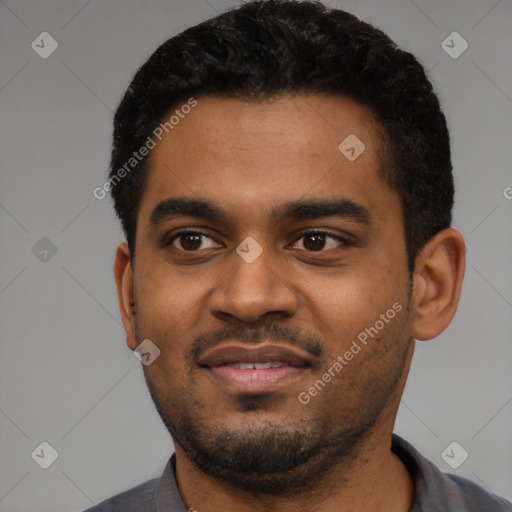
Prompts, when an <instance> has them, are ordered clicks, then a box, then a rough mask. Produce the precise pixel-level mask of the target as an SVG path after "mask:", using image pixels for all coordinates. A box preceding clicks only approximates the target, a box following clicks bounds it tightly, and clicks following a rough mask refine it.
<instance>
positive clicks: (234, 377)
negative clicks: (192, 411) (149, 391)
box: [198, 342, 314, 393]
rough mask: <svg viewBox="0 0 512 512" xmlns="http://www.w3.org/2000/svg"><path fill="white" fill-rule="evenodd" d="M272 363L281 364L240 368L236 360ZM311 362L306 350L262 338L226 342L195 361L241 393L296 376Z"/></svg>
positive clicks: (283, 382) (263, 389)
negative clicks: (250, 342)
mask: <svg viewBox="0 0 512 512" xmlns="http://www.w3.org/2000/svg"><path fill="white" fill-rule="evenodd" d="M249 363H253V364H258V363H259V364H261V363H272V364H273V365H277V364H278V363H280V364H281V366H278V367H272V368H264V369H242V368H240V367H239V366H240V364H242V365H248V364H249ZM313 363H314V359H313V357H312V356H310V355H309V354H308V353H307V352H304V351H303V350H301V349H298V348H296V347H291V346H286V345H281V344H277V343H274V342H262V343H259V344H258V345H255V346H248V345H247V344H246V343H230V344H228V345H223V346H220V347H216V348H214V349H212V350H208V351H206V352H205V353H204V354H202V355H201V356H200V357H199V358H198V364H199V365H200V366H201V367H202V368H203V369H204V370H205V371H207V372H208V373H209V374H210V375H211V376H212V377H213V378H214V379H215V380H216V381H217V382H220V383H222V384H223V385H224V386H226V387H228V388H229V389H231V390H233V391H237V392H244V393H263V392H269V391H272V390H274V389H276V388H278V387H281V386H284V385H286V384H289V383H291V382H293V381H296V380H298V379H299V378H300V377H301V376H302V375H303V374H304V373H305V372H306V371H307V369H308V368H310V367H311V366H312V365H313Z"/></svg>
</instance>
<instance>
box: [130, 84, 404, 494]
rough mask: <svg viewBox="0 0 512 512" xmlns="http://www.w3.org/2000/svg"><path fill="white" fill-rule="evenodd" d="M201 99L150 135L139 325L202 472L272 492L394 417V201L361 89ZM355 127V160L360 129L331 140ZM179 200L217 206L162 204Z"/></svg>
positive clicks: (398, 350) (398, 258)
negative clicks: (163, 131) (157, 136)
mask: <svg viewBox="0 0 512 512" xmlns="http://www.w3.org/2000/svg"><path fill="white" fill-rule="evenodd" d="M197 100H198V104H197V106H196V107H195V108H194V109H192V111H191V113H189V114H188V115H187V116H186V117H185V118H184V119H181V120H180V122H179V124H178V125H176V126H175V127H174V129H173V130H172V131H171V132H170V133H169V134H167V135H166V136H165V138H164V139H163V140H162V141H161V142H158V144H157V146H156V147H155V148H154V149H153V150H152V153H151V158H150V162H149V170H148V176H147V184H146V188H145V190H144V194H143V198H142V201H141V205H140V210H139V215H138V225H137V233H136V251H135V255H136V256H135V270H134V295H135V301H136V310H137V312H136V325H137V341H138V342H139V343H140V342H142V341H143V340H144V339H150V340H151V341H152V342H153V343H154V344H155V345H156V346H158V347H159V349H160V350H161V355H160V356H159V357H158V358H157V359H156V360H155V361H154V362H153V363H152V364H151V365H149V366H147V367H144V371H145V375H146V380H147V382H148V385H149V388H150V391H151V394H152V397H153V399H154V401H155V404H156V406H157V408H158V410H159V412H160V414H161V416H162V418H163V420H164V422H165V423H166V425H167V426H168V428H169V430H170V431H171V434H172V435H173V439H174V441H175V443H176V447H177V449H178V450H182V451H183V452H182V453H185V454H186V455H187V456H188V458H189V459H190V460H192V461H193V462H194V463H195V464H196V465H197V466H199V467H200V468H201V469H202V470H204V471H206V472H208V473H210V474H214V475H216V476H217V477H220V478H224V479H225V480H228V481H231V482H233V483H236V484H238V485H241V486H246V487H251V486H252V488H259V489H260V490H265V491H267V492H273V490H275V489H277V486H278V485H279V486H281V489H282V488H283V486H287V485H288V486H293V485H298V486H299V485H303V484H304V481H307V482H309V483H311V481H312V480H311V479H312V476H313V475H315V476H316V477H319V476H320V475H321V474H322V473H323V471H325V470H326V469H327V467H328V465H329V464H331V463H332V462H333V461H334V460H337V459H339V458H342V457H345V458H349V457H350V456H351V455H353V454H354V453H355V451H356V450H357V446H358V443H359V442H360V441H361V440H362V439H364V438H365V436H369V435H371V433H372V432H374V433H375V432H377V431H380V432H384V431H385V432H389V431H391V429H392V426H393V422H394V416H395V413H396V408H397V406H398V402H399V397H400V394H401V391H402V389H403V385H404V383H405V379H406V375H407V370H408V364H409V363H410V357H411V356H412V348H411V347H412V346H413V345H412V343H411V338H412V334H411V333H412V326H411V314H410V311H409V307H408V305H409V303H408V294H409V276H408V271H407V258H406V249H405V237H404V229H403V216H402V210H401V203H400V199H399V196H398V195H397V193H396V192H395V191H393V190H392V189H391V188H390V187H389V186H388V185H387V183H386V182H385V181H384V180H383V179H382V178H381V177H379V175H378V169H379V166H380V165H381V163H382V160H383V159H382V147H381V142H380V138H379V131H378V128H377V127H376V125H375V123H374V121H373V120H372V116H371V115H370V113H369V112H368V110H366V109H365V108H364V107H362V106H360V105H357V104H355V103H353V102H351V101H349V100H347V99H344V98H341V97H327V96H321V95H313V94H311V95H297V96H294V97H292V96H285V97H282V98H281V99H274V100H272V101H265V102H262V103H247V102H243V101H239V100H234V99H215V98H207V97H199V98H197ZM177 108H179V106H177ZM351 134H353V135H355V136H357V138H358V139H359V140H360V141H361V142H362V143H363V144H364V146H365V148H364V151H363V152H362V153H361V154H360V155H359V156H357V158H355V159H354V158H353V157H354V155H357V153H358V152H359V151H360V149H361V148H362V146H360V145H357V144H360V143H357V141H356V142H354V140H355V139H353V138H352V139H348V142H347V143H346V144H345V145H342V146H341V149H339V148H338V146H339V145H340V143H341V142H342V141H344V140H345V139H346V138H347V137H349V136H351ZM352 147H353V148H354V151H352V150H351V148H352ZM347 156H348V157H350V158H347ZM172 198H174V199H176V198H179V199H188V200H191V201H202V202H207V203H211V204H212V205H213V206H214V207H215V208H216V209H217V210H219V211H221V212H223V214H222V215H221V216H219V217H218V218H216V217H215V216H213V215H206V214H205V212H204V211H202V212H198V216H195V214H194V213H193V212H192V211H191V210H190V209H189V208H185V206H184V205H185V203H183V202H182V203H180V204H181V208H182V209H181V210H180V211H181V213H185V215H176V209H175V208H174V209H173V208H167V209H166V208H163V207H162V206H161V207H160V208H159V209H158V210H157V211H158V213H159V214H158V215H156V214H153V212H154V210H155V208H157V206H158V205H161V203H162V202H163V201H167V200H169V199H172ZM298 202H304V203H315V204H314V205H311V206H309V207H300V205H299V203H298ZM292 203H293V204H292ZM321 203H323V204H324V205H325V204H328V203H329V204H333V205H337V208H333V209H332V210H330V211H326V210H324V211H321V210H319V209H318V208H317V207H318V205H319V204H321ZM290 205H291V206H290ZM294 207H295V208H294ZM210 211H212V210H210ZM172 212H174V213H173V215H171V213H172ZM196 213H197V210H196ZM152 214H153V217H154V219H153V220H154V222H151V218H152ZM190 230H192V231H195V232H200V234H199V235H197V233H196V234H194V233H193V234H190V233H187V232H188V231H190ZM179 232H183V234H182V236H181V237H179V236H177V235H178V233H179ZM312 232H313V233H312ZM315 232H316V233H315ZM337 237H339V238H337ZM260 251H261V252H260ZM393 305H394V307H393ZM392 313H393V314H392ZM363 333H366V337H365V334H363ZM363 340H364V342H363ZM354 342H355V344H354ZM356 347H359V350H357V348H356ZM224 349H225V350H224ZM347 352H351V353H352V357H350V356H349V355H347ZM340 358H341V359H340ZM336 362H338V365H336ZM252 363H258V364H257V366H256V365H255V364H252ZM268 363H270V364H268ZM326 373H327V374H329V375H331V378H330V379H329V378H327V377H325V374H326ZM322 376H324V380H323V382H324V384H325V385H324V386H322V385H321V384H318V383H317V385H316V388H314V389H316V392H315V391H314V390H313V391H311V388H312V387H314V384H315V382H317V381H318V380H319V379H320V380H322ZM326 381H327V382H326ZM379 429H380V430H379ZM255 482H256V483H255ZM255 486H256V487H255Z"/></svg>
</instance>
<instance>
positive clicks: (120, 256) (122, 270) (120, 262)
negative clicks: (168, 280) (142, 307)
mask: <svg viewBox="0 0 512 512" xmlns="http://www.w3.org/2000/svg"><path fill="white" fill-rule="evenodd" d="M114 278H115V281H116V288H117V300H118V304H119V312H120V314H121V321H122V322H123V327H124V330H125V333H126V344H127V345H128V347H129V348H130V349H131V350H135V348H137V339H136V336H135V317H134V313H135V307H134V306H135V295H134V289H133V269H132V266H131V262H130V251H129V248H128V244H127V243H126V242H123V243H121V244H119V245H118V246H117V249H116V256H115V261H114Z"/></svg>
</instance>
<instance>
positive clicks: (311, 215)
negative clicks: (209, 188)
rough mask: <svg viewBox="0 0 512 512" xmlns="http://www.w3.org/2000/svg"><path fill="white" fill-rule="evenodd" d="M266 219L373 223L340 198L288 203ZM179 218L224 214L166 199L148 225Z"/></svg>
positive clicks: (194, 202) (211, 206) (221, 217)
mask: <svg viewBox="0 0 512 512" xmlns="http://www.w3.org/2000/svg"><path fill="white" fill-rule="evenodd" d="M270 215H271V218H273V219H275V221H276V222H282V221H284V220H315V219H322V218H325V217H338V218H341V219H344V220H349V221H352V222H357V223H359V224H363V225H366V226H368V225H370V224H372V223H373V220H372V216H371V214H370V212H369V211H368V210H367V209H366V208H365V207H364V206H362V205H360V204H358V203H355V202H354V201H351V200H350V199H346V198H342V197H341V198H340V197H335V198H325V199H313V200H311V199H310V200H296V201H290V202H288V203H284V204H281V205H278V206H277V207H275V208H274V209H273V210H272V211H271V214H270ZM179 217H194V218H197V219H207V220H212V221H225V220H226V219H227V218H228V213H227V212H226V211H225V210H224V209H223V208H222V207H221V206H220V205H218V204H217V203H213V202H211V201H208V200H206V199H192V198H188V197H170V198H168V199H164V200H163V201H161V202H160V203H158V205H157V206H156V207H155V208H154V210H153V211H152V212H151V215H150V218H149V224H150V226H151V227H156V226H157V225H159V224H161V223H163V222H165V221H168V220H171V219H174V218H179Z"/></svg>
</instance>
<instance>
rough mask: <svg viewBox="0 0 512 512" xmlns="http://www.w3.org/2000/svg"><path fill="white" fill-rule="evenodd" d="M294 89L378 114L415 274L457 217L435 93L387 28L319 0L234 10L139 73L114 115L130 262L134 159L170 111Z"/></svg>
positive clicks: (137, 195) (115, 188) (113, 170)
mask: <svg viewBox="0 0 512 512" xmlns="http://www.w3.org/2000/svg"><path fill="white" fill-rule="evenodd" d="M296 93H321V94H328V95H340V96H344V97H347V98H350V99H352V100H354V101H356V102H358V103H359V104H362V105H364V106H366V107H367V108H369V109H370V111H371V112H372V113H373V115H374V117H375V119H376V121H377V123H378V125H379V126H380V128H381V131H382V133H383V141H385V143H384V144H383V150H384V153H385V154H386V160H387V165H383V166H382V169H381V170H380V173H381V175H382V176H383V177H384V178H385V179H386V181H387V183H388V184H389V185H390V186H391V187H392V188H393V189H394V190H396V191H397V192H398V194H399V196H400V198H401V202H402V210H403V217H404V232H405V240H406V250H407V259H408V266H409V271H410V272H412V270H413V269H414V262H415V259H416V255H417V253H418V251H419V250H420V249H421V248H422V247H423V245H424V244H425V243H426V242H427V241H428V240H429V239H430V238H431V237H432V236H434V235H435V234H436V233H438V232H439V231H441V230H443V229H445V228H447V227H449V226H450V223H451V211H452V207H453V196H454V184H453V176H452V164H451V156H450V141H449V134H448V129H447V125H446V119H445V116H444V114H443V113H442V111H441V108H440V105H439V100H438V98H437V95H436V94H435V92H434V90H433V87H432V84H431V83H430V82H429V80H428V79H427V77H426V74H425V70H424V68H423V66H422V65H421V64H420V63H419V62H418V60H417V59H416V58H415V57H414V56H413V55H412V54H411V53H409V52H406V51H404V50H402V49H400V48H398V47H397V45H396V44H395V43H394V42H393V41H392V40H391V39H390V38H389V37H388V36H387V35H386V34H384V33H383V32H382V31H381V30H379V29H377V28H375V27H373V26H372V25H370V24H368V23H365V22H363V21H361V20H359V19H358V18H357V17H356V16H354V15H352V14H350V13H348V12H345V11H343V10H341V9H331V8H329V7H327V6H325V5H323V4H322V3H321V2H318V1H302V2H299V1H293V0H284V1H279V0H266V1H265V0H260V1H253V2H249V3H246V4H244V5H242V6H240V7H237V8H234V9H231V10H228V11H226V12H224V13H222V14H220V15H218V16H216V17H214V18H212V19H210V20H207V21H204V22H202V23H200V24H198V25H196V26H193V27H190V28H188V29H187V30H185V31H183V32H182V33H180V34H178V35H176V36H174V37H172V38H171V39H169V40H168V41H166V42H165V43H163V44H162V45H161V46H160V47H159V48H158V49H157V50H156V51H155V52H154V53H153V54H152V55H151V56H150V57H149V59H148V60H147V61H146V62H145V64H143V65H142V66H141V67H140V68H139V69H138V71H137V73H136V74H135V76H134V78H133V81H132V82H131V84H130V86H129V87H128V90H127V91H126V94H125V95H124V97H123V99H122V101H121V103H120V105H119V107H118V109H117V111H116V114H115V117H114V136H113V148H112V158H111V167H110V176H109V181H110V186H111V188H110V190H111V194H112V197H113V200H114V207H115V210H116V213H117V215H118V217H119V218H120V220H121V223H122V227H123V230H124V233H125V235H126V240H127V243H128V246H129V248H130V258H131V260H132V263H133V260H134V257H135V233H136V226H137V214H138V210H139V205H140V201H141V197H142V194H143V192H144V186H145V176H146V174H147V173H146V167H147V165H146V163H147V156H145V157H144V158H142V157H140V156H138V159H137V160H135V159H134V158H133V152H134V151H137V150H138V149H139V148H141V147H142V146H144V145H147V144H148V141H149V140H150V138H151V136H152V134H153V131H154V130H155V129H157V127H158V126H159V125H160V123H162V121H163V120H164V119H166V118H167V117H169V115H170V111H171V109H172V108H173V107H176V106H177V105H179V104H180V102H182V103H186V102H187V100H188V101H189V102H190V99H191V98H193V97H199V96H213V97H225V98H238V99H244V100H246V101H247V100H249V101H261V100H265V99H268V98H271V97H275V96H279V95H283V94H296ZM340 142H341V141H340ZM130 158H132V160H131V161H130ZM128 161H130V162H131V164H133V166H132V165H131V166H130V168H128V167H127V165H126V164H127V162H128ZM123 166H124V167H123ZM123 168H124V170H125V172H122V173H121V172H120V170H121V169H123ZM121 175H122V176H123V177H122V179H120V176H121Z"/></svg>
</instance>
